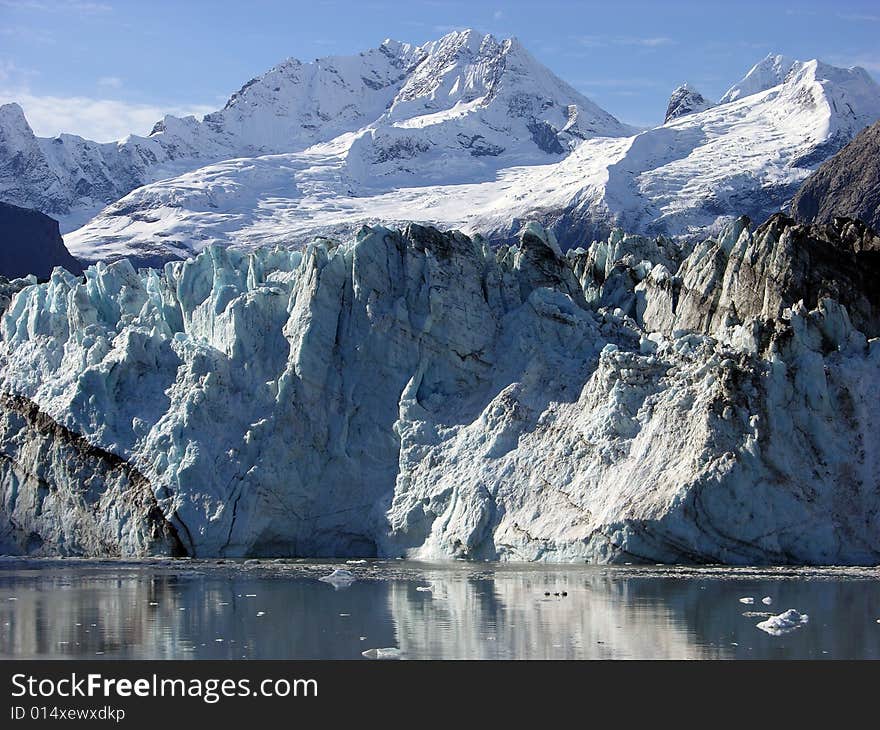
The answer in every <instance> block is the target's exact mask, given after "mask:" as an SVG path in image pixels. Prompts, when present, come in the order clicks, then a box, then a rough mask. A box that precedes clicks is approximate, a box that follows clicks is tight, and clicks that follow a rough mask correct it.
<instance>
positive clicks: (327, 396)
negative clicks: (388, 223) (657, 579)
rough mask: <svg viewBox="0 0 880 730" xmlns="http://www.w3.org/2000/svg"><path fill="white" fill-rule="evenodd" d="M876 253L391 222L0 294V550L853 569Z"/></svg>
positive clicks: (871, 455) (762, 242)
mask: <svg viewBox="0 0 880 730" xmlns="http://www.w3.org/2000/svg"><path fill="white" fill-rule="evenodd" d="M878 249H880V241H878V240H877V239H876V238H874V237H873V235H872V234H871V232H870V231H869V230H867V229H865V228H864V226H861V225H860V224H858V223H856V222H852V221H844V220H840V221H837V222H836V223H835V224H834V225H833V226H829V227H818V226H812V227H810V226H801V225H796V224H794V223H793V221H791V220H788V219H786V218H784V217H782V216H776V217H774V218H772V219H771V220H770V221H768V222H767V223H766V224H764V225H763V226H761V227H759V228H758V229H757V230H755V231H752V230H751V225H750V224H749V222H748V221H747V220H746V219H739V220H737V221H736V222H735V223H733V224H732V225H730V226H728V227H727V228H726V229H725V230H724V232H723V233H722V235H720V236H719V237H718V238H717V239H714V240H707V241H705V242H703V243H702V244H699V245H696V246H694V247H692V248H691V247H688V248H684V249H683V248H681V247H680V246H679V245H678V244H677V243H675V242H674V241H671V240H667V239H664V238H657V239H650V238H643V237H638V236H626V235H623V234H622V233H620V232H618V231H615V232H614V233H613V234H612V235H611V237H610V238H608V239H607V240H604V241H597V242H594V243H593V244H592V245H591V246H590V247H589V249H586V250H585V249H575V250H572V251H569V252H568V253H565V254H563V253H562V252H561V251H560V249H559V246H558V245H557V243H556V241H555V239H554V238H553V236H552V235H551V234H548V233H546V232H545V230H544V229H543V228H541V227H540V226H538V225H535V224H531V225H527V226H526V227H525V228H524V230H523V232H522V234H521V236H520V239H519V243H518V244H517V245H515V246H511V247H502V248H501V249H498V250H493V249H491V248H490V247H489V246H488V245H486V243H485V242H484V241H483V240H482V239H480V238H479V237H473V238H471V237H467V236H465V235H463V234H461V233H457V232H450V233H443V232H439V231H437V230H435V229H432V228H425V227H420V226H417V225H410V226H409V227H407V228H406V229H405V230H404V231H402V232H399V231H393V230H389V229H385V228H381V227H374V228H364V229H363V230H362V231H361V232H360V233H359V234H358V236H357V238H356V240H354V241H351V242H348V243H343V244H340V243H337V242H334V241H331V240H329V239H323V240H317V241H316V242H315V243H313V244H311V245H309V246H308V247H307V248H306V249H305V250H303V251H296V252H295V251H290V250H285V249H281V248H274V249H273V248H264V249H259V250H256V251H252V252H241V251H237V250H234V249H224V248H221V247H217V246H211V247H208V248H207V249H206V250H205V251H203V252H202V253H200V254H199V255H198V256H197V257H195V258H194V259H191V260H188V261H185V262H182V261H175V262H171V263H169V264H167V265H166V266H165V268H164V270H161V271H158V270H147V269H145V270H141V271H135V270H134V269H133V268H132V266H131V265H130V264H129V263H128V262H127V261H126V260H121V261H118V262H115V263H113V264H110V265H105V264H97V265H95V266H94V267H91V268H89V269H88V270H87V271H86V272H85V276H84V278H76V277H74V276H72V275H70V274H68V273H66V272H65V271H63V270H61V269H56V270H55V272H54V273H53V275H52V277H51V279H50V281H49V282H47V283H44V284H36V283H35V282H34V281H33V280H30V281H28V280H19V281H18V282H13V283H12V284H9V285H6V286H7V288H9V290H10V291H9V296H8V297H7V300H8V302H9V303H8V308H7V311H6V313H5V315H4V316H3V320H2V342H0V358H2V360H0V364H2V371H0V372H2V374H0V390H2V393H3V398H4V400H3V409H2V414H0V449H2V453H0V551H2V552H14V553H37V554H49V553H52V554H59V553H60V554H91V555H118V554H124V555H143V554H149V553H176V554H183V553H185V554H188V555H193V556H201V557H204V556H244V555H264V556H266V555H283V556H291V555H293V556H320V555H325V556H327V555H340V556H341V555H349V556H355V555H357V556H369V555H382V556H397V555H408V556H411V557H419V558H440V557H462V558H472V559H482V558H491V559H500V560H547V561H573V560H590V561H600V562H620V561H631V560H648V561H656V562H675V561H679V562H695V563H700V562H722V563H740V564H741V563H768V562H769V563H834V564H840V563H859V564H864V563H870V564H874V563H877V562H878V561H880V517H878V507H880V449H878V441H877V434H878V433H880V405H878V401H877V398H876V389H877V381H878V367H880V340H878V339H876V337H877V334H878V330H880V317H878V306H880V302H878V296H877V294H876V287H875V286H872V285H871V284H872V282H876V278H877V275H878V273H880V271H878V261H877V251H878ZM869 338H873V339H869Z"/></svg>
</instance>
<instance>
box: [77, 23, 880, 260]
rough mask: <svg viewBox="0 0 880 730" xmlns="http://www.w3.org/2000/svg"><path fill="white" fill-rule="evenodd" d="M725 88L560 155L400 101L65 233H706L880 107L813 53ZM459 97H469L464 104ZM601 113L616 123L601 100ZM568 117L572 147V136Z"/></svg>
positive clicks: (82, 252) (517, 135) (120, 242)
mask: <svg viewBox="0 0 880 730" xmlns="http://www.w3.org/2000/svg"><path fill="white" fill-rule="evenodd" d="M485 42H486V41H485V40H484V41H481V45H482V44H483V43H485ZM505 44H506V42H505ZM505 44H502V46H505ZM513 47H515V46H511V48H513ZM783 70H784V75H783V77H782V80H781V82H779V83H775V84H774V82H776V81H778V79H779V76H780V75H782V74H783ZM530 73H534V71H530ZM435 75H436V74H434V73H433V72H432V74H431V77H432V78H433V77H434V76H435ZM526 78H527V77H526V76H525V75H524V74H520V75H518V76H516V80H517V81H518V82H520V83H523V84H524V83H525V82H526ZM438 83H439V82H438ZM548 83H550V82H549V81H548ZM768 84H772V85H770V86H768ZM765 86H766V87H767V88H763V87H765ZM484 88H485V86H480V89H481V92H480V93H482V89H484ZM439 96H440V97H444V95H442V94H441V95H439ZM514 96H516V97H517V98H518V96H519V95H518V93H515V94H514ZM729 97H736V98H735V99H733V100H730V98H729ZM480 98H482V97H480ZM726 98H728V100H727V101H725V102H724V103H719V104H718V105H716V106H713V107H710V108H708V109H705V110H703V111H694V112H693V113H691V114H687V115H684V116H680V117H678V118H674V119H671V120H670V121H668V122H666V123H665V124H664V125H662V126H660V127H657V128H655V129H651V130H647V131H645V132H642V133H640V134H636V135H632V136H617V137H612V136H601V130H600V128H599V127H596V126H591V127H590V128H589V130H588V131H589V132H590V133H589V134H586V133H584V134H583V136H584V137H586V139H584V140H583V141H580V142H579V143H577V144H576V145H574V149H573V150H572V151H571V152H570V153H568V154H567V155H564V156H563V155H559V154H557V155H554V154H547V153H544V152H542V151H541V150H539V148H538V145H537V144H536V143H535V141H534V139H532V130H530V129H529V125H530V124H531V122H530V121H529V122H525V121H523V120H522V119H519V120H514V122H508V123H507V125H508V128H510V129H511V130H512V131H511V132H505V133H504V134H503V135H496V134H495V133H494V132H493V131H492V130H491V127H493V126H497V124H496V123H494V122H493V123H491V124H486V125H485V127H487V128H488V129H486V131H485V135H484V137H483V142H482V143H481V144H483V145H492V146H499V147H500V146H502V145H506V148H505V152H504V153H501V154H499V155H498V156H497V157H495V156H492V155H485V154H471V153H469V154H464V155H463V154H461V152H462V149H461V148H460V147H459V146H458V144H457V142H456V141H454V140H457V139H458V135H459V134H460V131H459V130H461V129H462V128H464V127H465V126H466V125H470V124H474V123H478V122H479V121H480V120H485V118H486V116H487V115H488V114H489V111H481V112H480V114H479V115H477V114H473V115H469V116H461V117H459V116H452V115H451V114H450V113H448V112H439V113H428V114H420V115H419V116H416V117H413V118H412V119H411V120H407V121H405V122H403V123H400V122H397V121H396V118H395V114H396V112H395V107H394V106H392V108H391V110H389V112H388V114H386V115H384V116H383V120H385V123H384V124H383V125H373V126H372V127H370V128H369V129H366V130H364V131H362V132H359V133H354V134H348V135H341V136H340V137H337V138H336V139H334V140H332V141H331V142H328V143H323V144H316V145H312V146H311V147H308V148H307V149H305V150H303V151H302V152H297V153H288V154H284V155H268V156H261V157H255V158H247V159H233V160H227V161H224V162H221V163H217V164H213V165H207V166H204V167H201V168H198V169H196V170H194V171H191V172H189V173H186V174H184V175H182V176H179V177H176V178H169V179H166V180H162V181H160V182H157V183H154V184H151V185H147V186H144V187H142V188H139V189H137V190H135V191H133V192H132V193H130V194H129V195H127V196H126V197H125V198H123V199H122V200H120V201H119V202H117V203H115V204H113V205H111V206H110V207H108V208H107V209H106V210H105V211H104V212H103V213H102V214H101V215H99V216H98V217H96V218H95V219H94V220H93V221H91V222H90V223H89V224H88V225H87V226H85V227H83V228H81V229H80V230H77V231H75V232H73V233H71V234H69V235H68V236H67V237H66V242H67V244H68V246H69V247H70V248H71V250H72V251H73V252H74V253H75V255H77V256H79V257H80V258H82V259H84V260H98V259H114V258H119V257H122V256H130V257H133V258H134V259H135V261H136V262H139V263H151V262H156V261H162V260H166V259H168V258H174V257H185V256H188V255H190V254H191V253H192V252H194V251H198V250H200V249H201V248H203V247H204V246H206V245H208V244H210V243H219V244H222V245H230V244H232V245H238V246H246V247H254V246H258V245H262V244H282V245H303V244H304V243H306V242H307V241H308V240H310V239H311V237H312V236H313V235H315V234H324V235H331V236H338V237H344V236H347V235H349V234H350V233H351V232H352V231H354V230H356V229H357V228H358V227H359V226H360V225H361V224H362V223H364V222H369V223H380V222H382V223H404V222H406V221H411V220H414V221H420V222H427V223H432V224H436V225H440V226H444V227H456V228H459V229H461V230H464V231H466V232H470V233H474V232H479V233H482V234H484V235H486V236H488V237H490V238H492V239H495V240H510V238H511V237H512V236H514V235H515V234H516V232H517V230H518V226H519V225H520V224H521V222H522V221H523V220H528V219H536V220H540V221H541V222H542V223H543V224H545V225H547V226H549V227H551V228H552V229H553V230H554V232H555V234H556V235H557V237H558V238H559V240H560V242H561V244H562V245H563V247H567V246H577V245H581V244H586V243H588V242H589V241H590V240H592V239H593V238H598V237H602V236H604V235H607V233H608V231H609V230H610V229H611V228H612V227H614V226H620V227H622V228H624V229H626V230H631V231H637V232H642V233H650V234H654V233H663V234H692V235H698V234H699V233H700V232H701V231H705V230H707V229H708V230H710V231H711V230H717V229H718V228H719V227H720V226H721V225H723V224H724V223H725V222H726V221H729V220H730V219H731V218H733V217H734V216H736V215H738V214H740V213H743V214H747V215H749V216H750V217H751V218H752V219H754V220H763V219H764V218H766V217H767V216H768V215H770V214H771V213H773V212H775V211H777V210H779V209H780V207H781V206H783V205H784V204H785V203H786V202H787V201H788V200H789V199H790V198H791V197H792V195H793V194H794V192H795V190H796V189H797V187H798V186H799V185H800V183H801V182H802V181H803V179H804V178H805V177H806V176H807V175H809V174H810V172H811V171H812V170H813V169H815V167H816V166H817V165H818V164H819V163H821V162H822V161H823V160H824V159H826V158H827V157H828V156H830V155H832V154H833V153H834V152H836V151H837V150H838V149H839V148H840V147H842V146H843V145H844V144H845V143H846V142H847V141H849V140H850V139H851V138H852V137H853V136H854V135H855V134H856V133H857V132H858V131H859V130H860V129H861V128H863V127H864V126H866V125H868V124H870V123H871V122H873V121H874V120H876V119H878V118H880V87H878V85H877V84H876V83H875V82H874V81H873V80H872V79H871V77H870V76H869V75H868V74H867V73H866V72H865V71H864V70H862V69H860V68H854V69H840V68H835V67H833V66H828V65H827V64H824V63H822V62H820V61H815V60H814V61H808V62H791V63H790V64H789V62H788V61H784V60H783V59H781V58H780V57H776V56H773V57H769V58H768V59H765V61H762V62H761V63H759V64H757V65H756V66H755V67H754V68H752V69H751V70H750V71H749V72H748V74H747V75H746V77H745V78H744V79H743V80H742V81H740V82H739V83H738V84H736V85H735V86H734V87H733V88H732V89H731V90H730V91H729V92H728V94H727V95H726ZM407 103H409V102H407ZM419 103H420V104H421V103H423V102H419ZM432 103H434V102H432ZM581 104H582V107H583V108H589V107H587V106H586V103H585V102H581ZM558 106H559V105H558V104H554V105H553V106H551V107H549V108H548V109H547V110H545V111H546V112H547V113H551V112H553V113H556V112H558ZM463 107H464V108H465V109H469V108H470V107H469V102H467V101H465V102H462V103H460V104H456V106H454V107H453V110H454V111H455V114H459V113H460V112H461V111H462V108H463ZM509 107H510V103H509V101H507V102H505V103H503V104H502V108H504V109H505V110H506V109H509ZM497 108H498V105H497V104H495V105H494V106H492V105H491V103H490V109H497ZM579 108H580V107H579ZM419 111H420V112H421V111H422V109H421V107H420V108H419ZM530 118H531V113H530V115H529V116H527V117H526V119H530ZM591 118H592V119H593V120H594V121H595V120H599V121H603V123H604V124H605V125H606V127H610V128H612V129H613V130H615V131H619V127H617V126H616V125H615V124H614V123H613V121H611V120H607V119H605V118H604V117H602V116H601V115H600V114H598V113H595V112H594V113H593V115H592V116H591ZM388 120H392V123H391V125H390V126H389V124H388V123H387V121H388ZM413 120H417V122H416V121H413ZM428 122H431V124H428ZM561 122H562V120H561V119H560V118H559V117H557V118H556V120H555V124H556V125H557V126H556V127H555V128H558V129H559V132H558V133H557V134H556V137H555V139H556V141H557V142H558V143H559V144H560V145H561V144H562V142H563V141H565V142H569V141H572V140H571V134H570V133H569V132H567V131H566V127H565V125H562V126H561V127H560V126H559V125H560V124H561ZM578 128H579V129H581V130H583V127H581V126H580V124H579V127H578ZM569 129H570V127H569ZM516 130H518V131H516ZM591 135H593V136H591ZM464 138H465V139H473V138H474V136H473V135H472V134H470V133H468V134H466V135H465V137H464ZM402 139H407V140H408V142H407V143H406V144H403V143H402V142H400V141H401V140H402ZM390 140H394V141H390ZM443 140H445V144H444V142H443ZM474 144H475V143H474ZM450 145H451V147H450ZM472 146H473V145H472ZM377 150H380V152H377ZM381 150H384V151H386V152H387V151H389V150H394V151H396V154H395V155H390V154H386V152H382V151H381ZM410 156H411V157H410ZM526 158H527V159H526ZM511 159H516V160H517V161H518V164H515V165H510V162H509V161H510V160H511ZM542 160H543V164H536V163H537V162H541V161H542Z"/></svg>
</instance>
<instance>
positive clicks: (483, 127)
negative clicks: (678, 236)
mask: <svg viewBox="0 0 880 730" xmlns="http://www.w3.org/2000/svg"><path fill="white" fill-rule="evenodd" d="M631 131H632V130H631V128H629V127H627V126H626V125H623V124H621V123H620V122H618V121H617V120H616V119H615V118H614V117H612V116H611V115H610V114H608V113H607V112H604V111H603V110H601V109H600V108H599V107H597V106H596V105H595V104H593V103H592V102H591V101H589V100H588V99H586V98H585V97H584V96H583V95H581V94H579V93H578V92H577V91H575V90H574V89H572V88H571V87H570V86H568V85H567V84H565V83H564V82H562V81H561V80H559V79H558V78H556V77H555V76H554V75H553V74H552V73H550V72H549V71H548V70H547V69H546V68H545V67H543V66H542V65H541V64H539V63H538V62H537V61H536V60H535V59H534V58H532V57H531V56H530V55H529V53H528V52H527V51H526V50H525V49H524V48H522V46H521V45H520V44H519V43H518V42H517V41H516V40H513V39H510V40H503V41H499V40H496V39H495V38H494V37H492V36H491V35H482V34H479V33H476V32H474V31H460V32H454V33H450V34H448V35H446V36H444V37H443V38H441V39H440V40H438V41H432V42H430V43H426V44H424V45H423V46H412V45H409V44H405V43H398V42H396V41H391V40H387V41H385V42H384V43H382V44H381V45H380V46H379V47H378V48H374V49H371V50H369V51H365V52H363V53H360V54H358V55H355V56H331V57H327V58H322V59H317V60H316V61H314V62H312V63H302V62H301V61H298V60H296V59H288V60H287V61H284V62H283V63H281V64H279V65H278V66H276V67H275V68H273V69H271V70H269V71H268V72H267V73H265V74H264V75H262V76H260V77H259V78H256V79H253V80H251V81H249V82H248V83H247V84H245V85H244V86H243V87H242V88H241V89H240V90H239V91H238V92H236V93H235V94H233V96H232V97H231V98H230V99H229V102H228V103H227V104H226V106H225V107H224V108H223V109H221V110H219V111H217V112H214V113H212V114H208V115H207V116H206V117H205V118H204V120H202V121H199V120H196V119H195V118H193V117H187V118H184V119H180V118H176V117H171V116H166V117H165V118H164V119H163V120H161V121H160V122H158V123H157V124H156V125H155V127H154V128H153V130H152V131H151V133H150V134H149V135H148V136H147V137H140V136H136V135H131V136H129V137H127V138H125V139H124V140H120V141H119V142H114V143H108V144H98V143H95V142H90V141H88V140H84V139H82V138H80V137H76V136H72V135H61V136H59V137H57V138H55V139H38V138H36V137H34V135H33V132H32V131H31V129H30V127H29V126H28V124H27V122H26V120H25V119H24V116H23V113H22V110H21V108H20V107H19V106H18V105H16V104H7V105H5V106H4V107H0V199H2V200H5V201H7V202H10V203H14V204H17V205H22V206H26V207H32V208H38V209H40V210H42V211H43V212H46V213H50V214H53V215H55V217H58V218H60V220H62V224H63V225H64V226H65V230H69V229H70V227H76V226H77V225H80V224H81V223H82V222H83V221H84V220H88V218H90V217H91V216H92V215H94V214H95V213H96V212H97V211H98V210H100V209H101V208H103V207H104V206H105V205H107V204H108V203H112V202H113V201H115V200H118V199H119V198H120V197H122V196H123V195H125V194H126V193H128V192H129V191H131V190H133V189H134V188H137V187H139V186H140V185H143V184H145V183H149V182H153V181H156V180H160V179H163V178H167V177H173V176H175V175H178V174H180V173H182V172H185V171H187V170H192V169H194V168H196V167H200V166H202V165H204V164H206V163H209V162H218V161H221V160H228V159H233V158H241V157H255V156H259V155H265V154H278V153H288V152H298V151H302V150H304V149H306V148H308V147H310V146H312V145H314V144H316V143H322V142H327V141H330V140H332V139H335V138H336V137H338V136H339V135H344V134H346V133H354V132H357V133H358V136H357V139H358V141H357V143H356V145H354V147H353V148H352V149H351V150H350V153H351V156H352V158H354V157H357V158H358V160H359V164H360V165H372V166H373V170H372V174H380V175H383V176H386V177H389V178H393V177H394V176H395V175H396V174H401V173H403V174H405V173H406V171H407V169H408V166H411V165H419V167H420V169H422V170H424V167H425V166H426V165H427V166H438V167H437V169H438V170H439V171H443V174H444V175H445V176H446V177H448V178H451V179H456V180H460V179H461V176H462V174H465V175H468V176H469V177H470V178H471V179H476V178H477V177H479V176H480V175H481V174H484V173H483V172H481V171H482V170H484V169H485V170H489V171H491V170H494V169H496V168H497V167H499V166H504V165H510V164H515V163H519V162H530V163H533V162H535V161H546V160H548V159H558V158H559V157H561V156H563V155H564V154H565V153H566V152H567V151H568V150H569V149H570V147H571V146H572V145H573V144H574V143H575V142H576V141H578V140H580V139H583V138H585V137H590V136H595V135H600V134H601V135H622V134H629V133H631ZM435 150H442V153H436V154H429V155H428V156H427V157H426V158H425V159H424V161H421V162H419V161H420V160H421V158H422V157H423V156H424V153H426V152H433V151H435ZM441 163H442V165H443V167H439V165H440V164H441ZM352 164H353V165H354V164H355V163H354V161H352ZM450 165H452V166H451V167H450Z"/></svg>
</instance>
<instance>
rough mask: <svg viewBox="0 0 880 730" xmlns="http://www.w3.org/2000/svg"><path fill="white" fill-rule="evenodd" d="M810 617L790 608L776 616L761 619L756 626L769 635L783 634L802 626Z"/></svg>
mask: <svg viewBox="0 0 880 730" xmlns="http://www.w3.org/2000/svg"><path fill="white" fill-rule="evenodd" d="M809 620H810V617H809V616H807V614H805V613H800V612H799V611H798V610H797V609H795V608H790V609H788V610H787V611H785V612H784V613H780V614H779V615H778V616H771V617H770V618H768V619H766V620H765V621H761V622H760V623H758V624H756V626H757V627H758V628H759V629H761V631H766V632H767V633H768V634H770V635H771V636H784V635H785V634H790V633H791V632H792V631H794V630H795V629H799V628H801V627H802V626H804V625H805V624H806V623H807V622H808V621H809Z"/></svg>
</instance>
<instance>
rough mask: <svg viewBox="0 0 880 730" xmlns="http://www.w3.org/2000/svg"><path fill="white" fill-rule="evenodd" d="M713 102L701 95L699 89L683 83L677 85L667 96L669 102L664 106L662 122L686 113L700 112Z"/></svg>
mask: <svg viewBox="0 0 880 730" xmlns="http://www.w3.org/2000/svg"><path fill="white" fill-rule="evenodd" d="M712 106H714V104H713V103H712V102H711V101H709V100H708V99H707V98H706V97H705V96H703V95H702V94H701V93H700V92H699V91H697V90H696V89H694V88H691V87H690V86H688V84H683V85H682V86H679V87H678V88H677V89H676V90H675V91H673V92H672V95H671V96H670V97H669V104H668V105H667V107H666V116H665V117H664V119H663V123H664V124H665V123H666V122H668V121H670V120H672V119H678V118H679V117H683V116H685V115H687V114H695V113H696V112H701V111H704V110H706V109H708V108H709V107H712Z"/></svg>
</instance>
